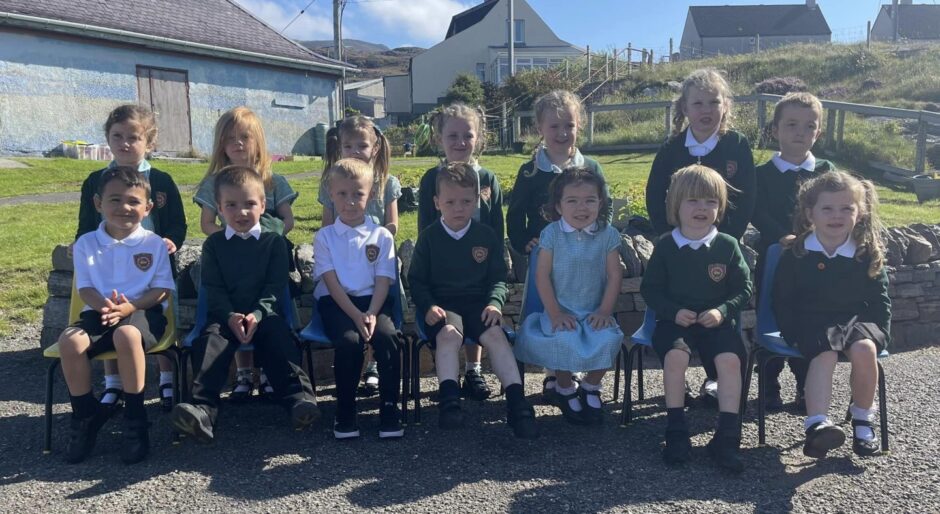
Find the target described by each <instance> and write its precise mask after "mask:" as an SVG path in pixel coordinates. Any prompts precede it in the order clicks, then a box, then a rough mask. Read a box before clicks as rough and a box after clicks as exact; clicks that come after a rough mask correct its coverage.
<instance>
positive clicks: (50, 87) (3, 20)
mask: <svg viewBox="0 0 940 514" xmlns="http://www.w3.org/2000/svg"><path fill="white" fill-rule="evenodd" d="M236 28H237V29H236ZM344 68H346V69H352V68H351V67H350V66H349V65H347V64H345V63H341V62H338V61H335V60H332V59H328V58H326V57H323V56H321V55H318V54H316V53H314V52H312V51H310V50H308V49H306V48H304V47H302V46H300V45H299V44H297V43H295V42H293V41H291V40H290V39H288V38H286V37H284V36H283V35H281V34H279V33H278V31H277V30H275V29H273V28H271V27H270V26H268V25H267V24H265V23H264V22H262V21H261V20H259V19H258V18H256V17H254V16H253V15H252V14H251V13H249V12H248V11H246V10H245V9H244V8H242V7H241V6H239V5H238V4H237V3H235V2H234V1H232V0H174V1H159V2H140V1H138V0H109V1H107V2H103V1H100V0H42V1H33V0H0V153H3V154H35V153H42V152H46V151H48V150H51V149H52V148H54V147H56V146H57V145H58V144H59V142H60V141H62V140H67V139H81V140H86V141H89V142H102V143H103V142H104V133H103V130H102V128H101V127H102V125H103V124H104V121H105V119H106V118H107V116H108V113H109V112H110V111H111V110H112V109H113V108H114V107H116V106H118V105H120V104H124V103H139V104H142V105H146V106H147V107H149V108H151V109H152V110H153V111H154V112H155V113H156V115H157V126H158V129H159V136H158V138H157V150H158V151H161V152H168V153H174V152H175V153H185V152H192V151H195V152H198V153H202V154H209V153H211V152H212V145H213V140H212V136H213V129H214V127H215V123H216V121H217V120H218V119H219V116H220V115H221V114H222V113H223V112H225V111H227V110H229V109H231V108H233V107H236V106H239V105H245V106H248V107H249V108H250V109H252V110H253V111H255V112H256V113H257V114H258V115H259V116H260V117H261V119H262V121H263V123H264V128H265V133H266V136H267V141H268V146H269V149H270V151H271V152H272V153H276V154H290V153H298V154H312V153H313V152H314V144H313V135H312V129H313V127H314V126H315V125H316V124H317V123H320V122H323V123H327V124H331V123H332V122H333V121H334V120H336V119H337V117H338V116H339V115H340V113H339V104H340V102H339V99H340V96H339V95H340V94H341V93H342V92H341V91H339V87H338V83H339V79H340V77H341V76H342V74H343V69H344Z"/></svg>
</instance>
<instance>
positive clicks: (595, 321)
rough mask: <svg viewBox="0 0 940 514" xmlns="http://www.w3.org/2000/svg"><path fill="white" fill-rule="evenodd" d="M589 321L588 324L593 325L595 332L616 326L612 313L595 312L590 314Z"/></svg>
mask: <svg viewBox="0 0 940 514" xmlns="http://www.w3.org/2000/svg"><path fill="white" fill-rule="evenodd" d="M587 319H588V323H590V324H591V328H593V329H594V330H601V329H603V328H607V327H612V326H614V317H613V316H612V315H611V314H610V313H604V312H601V311H595V312H592V313H590V314H588V317H587Z"/></svg>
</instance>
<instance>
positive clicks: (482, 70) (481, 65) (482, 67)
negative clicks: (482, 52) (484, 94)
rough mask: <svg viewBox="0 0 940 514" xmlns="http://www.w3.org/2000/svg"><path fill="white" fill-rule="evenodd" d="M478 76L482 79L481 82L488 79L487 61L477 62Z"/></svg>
mask: <svg viewBox="0 0 940 514" xmlns="http://www.w3.org/2000/svg"><path fill="white" fill-rule="evenodd" d="M477 78H478V79H480V82H485V81H486V63H485V62H478V63H477Z"/></svg>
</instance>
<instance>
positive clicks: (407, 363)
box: [401, 336, 411, 425]
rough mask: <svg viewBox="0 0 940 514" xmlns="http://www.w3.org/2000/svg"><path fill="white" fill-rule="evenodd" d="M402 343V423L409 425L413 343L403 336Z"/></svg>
mask: <svg viewBox="0 0 940 514" xmlns="http://www.w3.org/2000/svg"><path fill="white" fill-rule="evenodd" d="M401 341H402V342H403V344H402V345H401V422H402V425H407V424H408V396H409V395H410V394H411V341H410V340H409V339H408V338H407V337H405V336H402V338H401Z"/></svg>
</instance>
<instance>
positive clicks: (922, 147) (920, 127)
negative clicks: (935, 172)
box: [914, 116, 927, 174]
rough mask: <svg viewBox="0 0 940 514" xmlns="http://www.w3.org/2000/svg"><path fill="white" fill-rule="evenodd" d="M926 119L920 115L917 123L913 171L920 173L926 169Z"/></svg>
mask: <svg viewBox="0 0 940 514" xmlns="http://www.w3.org/2000/svg"><path fill="white" fill-rule="evenodd" d="M926 161H927V120H925V119H924V118H923V116H921V118H920V122H919V123H918V124H917V157H915V159H914V173H917V174H922V173H923V172H924V170H926V169H927V162H926Z"/></svg>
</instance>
